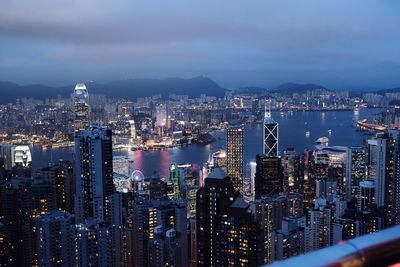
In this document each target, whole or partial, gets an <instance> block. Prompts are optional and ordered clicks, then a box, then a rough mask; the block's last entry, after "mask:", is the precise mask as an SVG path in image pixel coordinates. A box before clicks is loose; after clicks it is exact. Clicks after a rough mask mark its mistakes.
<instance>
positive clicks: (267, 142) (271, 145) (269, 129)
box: [263, 102, 279, 157]
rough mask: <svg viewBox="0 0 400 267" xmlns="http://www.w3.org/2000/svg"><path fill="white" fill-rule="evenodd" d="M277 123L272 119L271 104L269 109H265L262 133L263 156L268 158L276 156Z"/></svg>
mask: <svg viewBox="0 0 400 267" xmlns="http://www.w3.org/2000/svg"><path fill="white" fill-rule="evenodd" d="M278 134H279V132H278V123H277V122H276V121H274V119H272V115H271V102H269V109H268V111H267V109H266V107H265V112H264V131H263V139H264V142H263V154H264V155H266V156H270V157H276V156H278Z"/></svg>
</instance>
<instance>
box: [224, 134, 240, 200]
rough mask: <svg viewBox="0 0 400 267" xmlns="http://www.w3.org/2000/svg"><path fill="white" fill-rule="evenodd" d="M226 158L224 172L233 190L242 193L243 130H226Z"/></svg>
mask: <svg viewBox="0 0 400 267" xmlns="http://www.w3.org/2000/svg"><path fill="white" fill-rule="evenodd" d="M226 142H227V150H226V154H227V158H226V170H227V174H228V175H229V177H231V179H232V183H233V186H234V188H235V190H237V191H239V192H240V193H243V178H244V171H243V158H244V129H243V127H229V128H228V129H227V141H226Z"/></svg>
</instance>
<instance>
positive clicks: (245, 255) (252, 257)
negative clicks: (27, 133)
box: [215, 197, 259, 266]
mask: <svg viewBox="0 0 400 267" xmlns="http://www.w3.org/2000/svg"><path fill="white" fill-rule="evenodd" d="M227 222H228V223H225V222H221V226H220V227H221V230H220V238H218V239H217V240H215V242H217V244H219V251H218V252H217V253H218V254H217V257H219V258H220V260H221V262H220V263H222V264H221V266H256V265H257V264H258V258H257V256H258V250H259V247H258V245H259V244H258V233H259V231H258V225H257V222H256V221H255V219H254V215H253V214H252V213H251V212H250V211H249V204H248V203H246V202H245V201H244V200H243V199H242V198H241V197H238V198H236V200H235V202H233V204H232V205H231V206H230V208H229V211H228V220H227Z"/></svg>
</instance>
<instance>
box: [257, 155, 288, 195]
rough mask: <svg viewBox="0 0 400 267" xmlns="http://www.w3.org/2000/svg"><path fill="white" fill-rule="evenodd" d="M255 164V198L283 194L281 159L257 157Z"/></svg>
mask: <svg viewBox="0 0 400 267" xmlns="http://www.w3.org/2000/svg"><path fill="white" fill-rule="evenodd" d="M256 163H257V167H256V176H255V198H256V199H259V198H261V197H262V196H265V195H277V194H279V193H281V192H283V179H282V166H281V158H280V157H276V156H265V155H257V157H256Z"/></svg>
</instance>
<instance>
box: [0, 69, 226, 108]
mask: <svg viewBox="0 0 400 267" xmlns="http://www.w3.org/2000/svg"><path fill="white" fill-rule="evenodd" d="M85 84H86V86H87V88H88V91H89V94H90V93H92V94H104V95H106V96H108V97H116V98H124V99H129V100H134V99H137V98H138V97H146V96H151V95H155V94H161V95H162V96H163V97H167V96H168V95H169V94H174V93H175V94H180V95H189V97H198V96H200V94H207V95H211V96H216V97H223V96H224V95H225V92H226V91H227V89H225V88H223V87H221V86H219V85H218V84H217V83H216V82H214V81H213V80H211V79H210V78H207V77H204V76H197V77H193V78H189V79H183V78H177V77H175V78H174V77H173V78H166V79H145V78H140V79H127V80H115V81H111V82H106V83H95V82H86V83H85ZM74 87H75V85H66V86H61V87H52V86H47V85H41V84H33V85H18V84H16V83H13V82H8V81H4V82H1V81H0V103H10V102H14V101H15V100H16V99H18V98H36V99H48V98H57V96H58V95H60V96H61V97H64V98H65V97H69V96H70V95H71V93H73V90H74Z"/></svg>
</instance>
